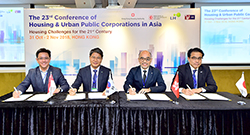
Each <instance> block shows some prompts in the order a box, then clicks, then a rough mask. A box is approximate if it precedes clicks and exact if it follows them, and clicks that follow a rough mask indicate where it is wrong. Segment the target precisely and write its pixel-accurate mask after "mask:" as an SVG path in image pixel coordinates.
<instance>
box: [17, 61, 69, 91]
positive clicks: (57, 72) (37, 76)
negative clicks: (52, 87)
mask: <svg viewBox="0 0 250 135" xmlns="http://www.w3.org/2000/svg"><path fill="white" fill-rule="evenodd" d="M50 72H52V76H53V79H54V81H55V84H56V86H57V87H58V86H59V85H60V87H61V88H62V89H63V92H67V91H68V90H69V84H68V82H67V81H66V79H65V78H64V76H63V74H62V72H61V69H60V68H56V67H53V66H51V65H50V66H49V69H48V72H47V75H46V80H45V84H43V80H42V75H41V71H40V69H39V66H38V67H36V68H33V69H30V70H29V72H28V74H27V76H26V77H25V79H24V80H23V81H22V82H21V83H20V84H19V85H18V86H17V89H18V90H20V91H22V92H25V91H26V90H27V89H28V87H29V86H30V85H32V88H33V92H39V93H40V92H41V93H47V92H48V82H49V76H50Z"/></svg>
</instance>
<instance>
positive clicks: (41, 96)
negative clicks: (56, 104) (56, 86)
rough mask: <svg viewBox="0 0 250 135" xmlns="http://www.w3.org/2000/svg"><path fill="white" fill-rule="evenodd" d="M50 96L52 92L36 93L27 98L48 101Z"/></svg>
mask: <svg viewBox="0 0 250 135" xmlns="http://www.w3.org/2000/svg"><path fill="white" fill-rule="evenodd" d="M50 97H52V96H51V95H50V94H35V95H34V96H32V97H31V98H29V99H27V100H26V101H44V102H45V101H47V100H48V99H49V98H50Z"/></svg>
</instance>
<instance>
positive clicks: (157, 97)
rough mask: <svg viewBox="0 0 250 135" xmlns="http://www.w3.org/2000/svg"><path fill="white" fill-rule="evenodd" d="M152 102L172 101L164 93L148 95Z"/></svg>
mask: <svg viewBox="0 0 250 135" xmlns="http://www.w3.org/2000/svg"><path fill="white" fill-rule="evenodd" d="M148 96H149V97H150V99H151V100H171V99H170V98H169V97H168V96H167V95H166V94H163V93H148Z"/></svg>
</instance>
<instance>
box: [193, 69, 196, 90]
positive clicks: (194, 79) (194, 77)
mask: <svg viewBox="0 0 250 135" xmlns="http://www.w3.org/2000/svg"><path fill="white" fill-rule="evenodd" d="M196 71H197V70H193V81H194V89H197V80H196V76H195V72H196Z"/></svg>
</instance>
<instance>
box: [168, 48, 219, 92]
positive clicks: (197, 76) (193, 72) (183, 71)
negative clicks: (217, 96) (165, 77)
mask: <svg viewBox="0 0 250 135" xmlns="http://www.w3.org/2000/svg"><path fill="white" fill-rule="evenodd" d="M187 56H188V62H189V63H187V64H185V65H181V66H179V67H178V70H177V72H178V74H179V91H180V92H182V93H184V94H185V95H193V94H194V93H200V92H216V90H217V85H216V82H215V81H214V78H213V76H212V73H211V71H210V68H209V67H208V66H206V65H203V64H201V63H202V58H203V56H204V53H203V51H202V50H201V49H200V48H191V49H189V50H188V53H187ZM174 78H175V77H174ZM174 78H173V81H172V84H173V82H174Z"/></svg>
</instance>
